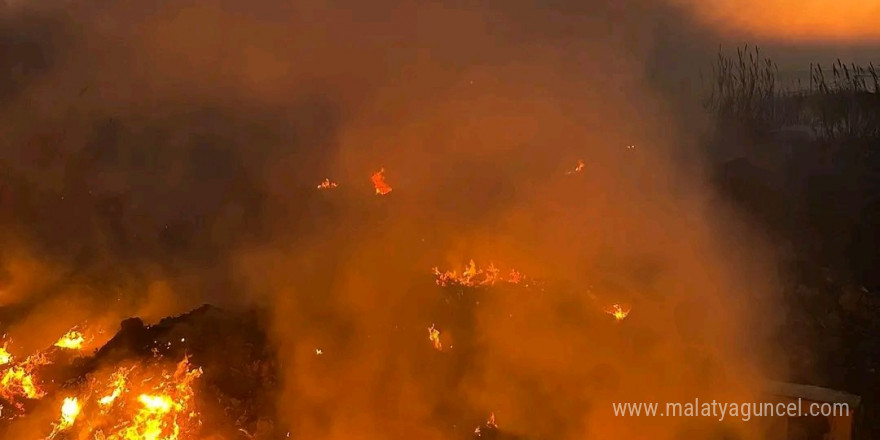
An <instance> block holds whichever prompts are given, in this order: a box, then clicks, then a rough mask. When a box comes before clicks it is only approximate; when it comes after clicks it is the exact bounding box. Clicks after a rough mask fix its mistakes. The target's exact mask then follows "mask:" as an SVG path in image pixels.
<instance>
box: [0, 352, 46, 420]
mask: <svg viewBox="0 0 880 440" xmlns="http://www.w3.org/2000/svg"><path fill="white" fill-rule="evenodd" d="M49 363H50V362H49V360H48V359H47V358H46V357H45V356H44V355H43V354H42V353H37V354H36V355H33V356H29V357H28V358H26V359H25V360H24V361H22V362H20V363H17V364H11V365H9V366H8V367H7V368H6V370H4V371H3V375H2V378H0V397H3V398H4V399H6V400H8V401H10V402H15V403H16V406H18V407H19V408H20V404H18V400H19V399H29V400H34V399H40V398H42V397H43V396H44V395H45V392H44V391H43V390H42V389H41V388H40V387H39V385H38V382H37V379H36V377H35V372H36V369H37V367H39V366H41V365H47V364H49Z"/></svg>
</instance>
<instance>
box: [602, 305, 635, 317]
mask: <svg viewBox="0 0 880 440" xmlns="http://www.w3.org/2000/svg"><path fill="white" fill-rule="evenodd" d="M630 310H632V309H631V308H630V307H628V306H622V305H620V304H612V305H611V306H609V307H607V308H606V309H605V313H607V314H609V315H611V316H613V317H614V319H616V320H618V321H623V320H624V319H625V318H626V317H627V315H629V312H630Z"/></svg>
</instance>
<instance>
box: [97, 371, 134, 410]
mask: <svg viewBox="0 0 880 440" xmlns="http://www.w3.org/2000/svg"><path fill="white" fill-rule="evenodd" d="M127 374H128V370H125V369H123V368H120V369H119V370H118V371H116V372H115V373H113V375H112V376H110V380H111V382H112V383H113V385H112V388H113V390H112V391H111V392H110V394H107V395H105V396H104V397H101V398H100V399H98V405H101V406H103V407H106V406H110V405H112V404H113V402H115V401H116V399H117V398H119V396H121V395H122V393H124V392H125V390H126V389H125V383H126V380H127V377H126V376H127Z"/></svg>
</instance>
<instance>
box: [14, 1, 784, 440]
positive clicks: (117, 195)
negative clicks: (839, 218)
mask: <svg viewBox="0 0 880 440" xmlns="http://www.w3.org/2000/svg"><path fill="white" fill-rule="evenodd" d="M3 14H4V15H3V31H2V32H3V33H2V35H0V38H2V45H3V47H4V48H6V53H8V54H10V56H8V57H4V58H3V59H2V61H0V62H2V63H3V65H2V66H0V67H2V69H0V71H2V73H0V74H2V75H4V77H3V78H2V79H3V80H4V81H3V84H4V85H3V86H2V88H0V99H2V115H0V117H2V118H3V124H2V125H0V126H2V139H3V146H2V150H0V154H2V157H0V161H2V185H3V188H2V189H3V192H2V208H0V215H2V217H0V218H2V220H3V225H4V228H3V235H2V238H3V241H4V243H3V244H4V246H3V252H2V254H0V256H2V259H3V261H2V262H3V267H4V277H3V280H4V283H5V286H4V290H3V293H4V294H3V297H2V304H3V306H4V309H3V310H4V316H3V317H2V320H3V323H4V325H11V326H12V328H13V330H15V329H18V330H19V332H20V333H25V331H26V335H25V336H23V338H24V343H31V344H45V343H46V341H47V340H50V339H51V338H52V337H55V336H56V335H57V334H58V333H59V332H60V331H63V330H64V329H65V328H66V327H69V326H70V325H73V324H76V323H78V322H81V321H82V320H89V321H91V322H97V323H101V322H106V323H107V325H108V328H109V329H111V330H112V329H113V325H112V324H110V323H113V322H115V321H118V319H119V318H121V317H124V316H130V315H133V314H137V315H141V316H144V317H145V319H147V320H154V319H157V318H159V317H162V316H164V315H167V314H170V313H176V312H180V311H183V310H186V309H187V308H189V307H192V306H193V305H196V304H199V303H202V302H212V303H217V304H220V305H225V306H239V305H241V306H250V305H258V306H262V307H267V306H268V307H270V309H271V310H272V311H273V312H272V322H271V328H272V330H273V340H274V341H275V342H276V343H277V344H278V350H279V353H280V356H281V363H282V365H283V377H282V379H283V387H282V389H281V391H280V393H279V394H280V395H279V414H278V416H279V418H280V419H281V420H282V421H283V422H284V424H285V425H286V426H287V427H288V428H287V429H289V430H290V431H291V433H292V436H294V437H296V438H328V439H329V438H350V437H356V438H403V437H405V436H412V437H414V438H453V437H455V436H458V437H459V438H462V436H467V435H470V432H471V431H472V430H473V428H474V427H475V426H476V425H477V424H479V423H481V422H483V421H484V420H485V418H486V417H488V415H489V413H491V412H494V413H495V414H496V416H497V420H498V423H499V425H500V426H501V427H502V428H503V429H504V430H506V431H508V432H513V433H516V434H519V435H523V436H527V437H530V438H583V437H597V438H609V439H610V438H630V439H631V438H652V439H656V438H717V436H718V435H721V434H723V433H725V432H732V433H737V434H739V435H742V436H743V437H744V438H749V436H751V435H752V434H753V432H752V431H754V430H755V429H757V428H755V426H753V425H749V424H736V423H734V424H730V423H726V424H720V423H715V422H707V421H706V420H698V421H696V422H695V421H692V420H691V421H689V420H686V419H673V418H667V419H661V418H653V419H652V418H641V419H639V418H615V417H613V414H612V411H611V402H612V401H641V400H647V401H661V402H663V401H667V400H668V401H679V400H687V401H691V400H693V398H694V397H699V398H701V399H708V400H711V399H713V398H714V399H718V400H724V399H733V400H738V401H744V400H749V399H751V398H753V396H754V394H755V393H757V392H759V391H760V386H759V385H760V382H759V380H758V377H759V376H758V374H757V371H758V370H757V369H756V368H757V367H758V365H759V362H758V361H759V360H760V359H759V354H758V353H760V350H759V347H758V346H759V342H758V341H760V332H759V331H758V329H760V328H762V326H761V325H758V324H760V323H759V322H758V319H759V318H762V317H763V315H764V312H761V311H760V310H762V308H763V307H765V303H764V302H763V301H767V297H766V296H765V295H766V294H767V292H769V289H768V287H769V286H772V284H771V283H772V276H771V275H772V274H771V273H770V272H772V271H770V270H767V269H766V267H768V266H767V265H765V264H762V263H763V262H765V261H767V260H765V259H764V258H765V257H766V256H767V255H766V254H764V252H763V251H761V249H760V246H759V245H758V244H757V243H756V242H755V240H754V238H753V237H751V236H750V235H749V234H748V233H745V232H743V231H744V230H745V229H742V228H740V227H739V225H736V224H735V222H733V221H730V220H729V217H731V216H730V215H729V213H726V212H725V213H723V214H720V215H719V212H718V211H716V210H714V209H715V208H713V207H712V205H711V204H710V203H709V202H708V200H709V199H710V197H711V194H710V193H709V192H708V191H707V190H706V189H705V186H704V185H702V184H701V181H700V180H699V178H698V177H695V176H699V172H694V171H693V170H694V169H699V166H697V165H695V163H694V162H693V157H694V155H693V154H692V153H688V154H681V153H682V152H685V151H687V152H692V151H693V146H694V142H695V140H696V134H697V133H698V132H699V130H700V129H701V128H702V127H701V126H700V125H699V123H695V122H694V121H695V120H698V119H697V118H694V117H693V115H695V114H696V113H694V112H693V111H692V108H691V107H689V105H688V103H687V100H686V99H684V98H686V97H687V96H688V95H687V94H686V93H684V92H688V93H692V92H693V90H692V87H690V84H689V83H688V82H687V78H686V77H685V76H682V75H678V74H675V73H670V72H675V71H676V69H684V68H686V67H690V66H692V65H693V64H694V63H695V60H696V59H695V58H694V57H693V56H692V54H694V53H698V52H700V50H699V49H700V44H693V43H692V41H693V39H694V38H697V37H700V38H703V37H705V40H704V41H707V42H708V41H711V37H709V35H711V33H710V32H709V31H707V30H706V29H701V28H699V27H697V26H690V25H687V23H691V21H690V20H689V19H688V18H687V16H686V15H683V14H684V12H682V11H681V10H679V9H677V8H672V7H667V6H666V5H663V4H658V3H649V2H639V1H599V0H594V1H587V2H573V1H572V2H565V1H555V2H542V3H541V4H537V3H535V4H532V3H529V2H525V1H513V2H511V1H504V2H500V1H498V2H495V1H485V2H446V3H443V2H441V3H425V4H412V3H406V2H400V3H393V2H379V3H376V2H354V1H351V2H349V1H323V2H322V1H318V0H310V1H306V2H300V3H290V2H272V1H267V0H259V1H256V2H247V3H242V2H237V1H232V0H211V1H199V2H170V1H164V0H152V1H146V2H136V3H125V2H123V3H118V2H117V3H113V2H100V1H91V2H74V3H67V2H59V3H57V4H50V5H47V4H45V3H41V4H40V5H30V4H10V5H8V6H6V10H5V11H4V12H3ZM660 37H662V38H660ZM685 43H687V44H685ZM707 45H708V43H707ZM700 53H701V52H700ZM5 84H10V85H5ZM682 158H687V159H688V160H689V162H688V163H687V164H686V166H683V165H682V160H681V159H682ZM579 159H582V160H584V162H585V165H586V166H585V168H584V170H582V171H581V172H580V173H576V174H566V172H567V171H570V169H571V168H574V166H575V165H576V163H577V161H578V160H579ZM383 167H384V168H385V169H386V170H387V179H388V182H389V183H390V184H391V186H392V187H393V188H394V190H393V192H392V193H391V194H389V195H388V196H385V197H379V196H375V195H374V194H373V192H372V191H373V189H372V186H371V184H370V181H369V176H370V174H371V173H372V172H374V171H377V170H379V169H380V168H383ZM325 177H330V178H332V179H334V180H335V181H338V182H339V183H340V187H339V188H338V189H337V190H335V191H327V192H324V191H317V190H316V189H315V186H316V184H317V183H318V182H320V181H321V180H322V179H324V178H325ZM722 218H723V219H724V221H723V222H722V221H721V220H722ZM471 258H474V259H476V260H477V261H478V262H484V263H488V262H490V261H491V262H494V263H496V264H499V265H502V266H505V267H514V268H516V269H518V270H520V271H522V272H524V273H526V274H527V275H531V276H534V277H538V278H541V279H544V280H547V282H546V284H545V286H544V288H543V289H542V288H537V287H536V288H533V289H531V290H516V289H514V290H511V291H507V290H504V289H499V290H497V291H494V292H489V293H485V294H481V295H483V296H481V297H480V299H479V301H478V302H479V304H476V302H473V303H468V305H467V306H464V305H461V304H462V303H463V302H465V301H469V300H468V299H465V300H461V299H460V298H459V299H453V300H449V298H448V297H445V296H444V295H445V294H444V293H443V292H442V291H441V290H440V289H438V288H436V286H434V284H433V280H432V278H431V272H430V270H431V268H432V267H433V266H440V267H441V268H447V267H453V266H454V267H458V268H460V267H461V266H462V265H464V264H465V263H466V262H467V261H468V260H469V259H471ZM616 302H625V303H628V304H632V306H633V311H632V313H631V316H630V317H629V318H628V319H627V320H626V321H624V322H622V323H620V324H615V323H614V322H613V320H612V319H611V318H610V317H609V316H608V315H606V314H604V313H603V312H602V310H603V308H604V307H606V306H608V305H609V304H611V303H616ZM108 304H112V306H109V307H108ZM59 317H60V318H59ZM432 323H433V324H436V325H437V327H438V328H439V329H441V331H442V338H443V340H444V343H445V344H446V345H448V346H450V348H449V349H448V350H447V351H446V352H436V351H434V350H433V349H432V348H431V344H430V342H429V341H428V338H427V336H428V335H427V328H428V327H429V326H430V325H431V324H432ZM36 329H40V330H39V331H38V330H36ZM43 330H44V331H43ZM28 338H30V339H31V340H30V341H29V340H28ZM47 338H50V339H47ZM317 348H320V349H321V350H322V351H323V353H324V355H322V356H320V357H317V356H315V349H317ZM438 384H442V386H440V385H438ZM713 436H716V437H713Z"/></svg>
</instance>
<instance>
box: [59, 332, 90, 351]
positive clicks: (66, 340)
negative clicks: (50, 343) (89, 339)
mask: <svg viewBox="0 0 880 440" xmlns="http://www.w3.org/2000/svg"><path fill="white" fill-rule="evenodd" d="M85 342H86V337H85V335H83V333H82V332H81V331H79V330H71V331H69V332H67V333H66V334H65V335H64V336H62V337H61V339H59V340H58V342H56V343H55V346H56V347H59V348H64V349H67V350H82V347H83V344H84V343H85Z"/></svg>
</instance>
